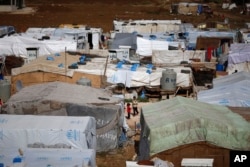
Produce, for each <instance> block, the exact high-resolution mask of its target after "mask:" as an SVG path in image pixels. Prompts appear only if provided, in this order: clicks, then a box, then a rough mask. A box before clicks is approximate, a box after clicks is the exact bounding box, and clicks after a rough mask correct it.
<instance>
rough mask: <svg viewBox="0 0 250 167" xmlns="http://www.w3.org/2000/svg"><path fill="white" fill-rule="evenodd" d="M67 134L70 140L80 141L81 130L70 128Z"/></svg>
mask: <svg viewBox="0 0 250 167" xmlns="http://www.w3.org/2000/svg"><path fill="white" fill-rule="evenodd" d="M66 136H67V138H68V139H69V140H75V141H80V131H77V130H68V131H67V134H66Z"/></svg>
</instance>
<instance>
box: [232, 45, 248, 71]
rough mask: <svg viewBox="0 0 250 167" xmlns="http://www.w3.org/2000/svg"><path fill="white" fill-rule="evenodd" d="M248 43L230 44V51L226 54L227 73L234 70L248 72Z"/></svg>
mask: <svg viewBox="0 0 250 167" xmlns="http://www.w3.org/2000/svg"><path fill="white" fill-rule="evenodd" d="M249 62H250V45H249V44H247V43H234V44H232V45H231V46H230V52H229V55H228V67H227V71H228V73H229V74H232V73H233V72H235V70H237V71H238V72H239V71H246V72H250V63H249Z"/></svg>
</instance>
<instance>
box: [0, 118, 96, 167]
mask: <svg viewBox="0 0 250 167" xmlns="http://www.w3.org/2000/svg"><path fill="white" fill-rule="evenodd" d="M0 121H1V123H0V141H1V142H0V157H1V158H0V165H1V166H12V165H13V166H15V165H17V163H19V164H21V163H22V164H24V163H25V164H28V166H32V165H33V166H38V165H34V164H39V163H40V166H41V164H44V163H47V165H48V164H49V163H52V164H54V165H56V164H57V166H58V165H59V164H63V163H64V165H65V166H71V165H73V164H81V163H82V161H83V158H85V159H86V160H85V161H86V162H88V163H90V166H91V167H95V154H96V152H95V150H96V121H95V119H94V118H93V117H67V116H35V115H25V116H24V115H6V114H3V115H1V118H0ZM41 157H43V158H41ZM63 157H64V158H65V157H68V158H67V159H63ZM23 160H24V161H25V162H22V161H23ZM14 164H15V165H14ZM66 164H67V165H66ZM70 164H71V165H70ZM25 166H26V165H25ZM43 166H46V165H43ZM59 166H63V165H59Z"/></svg>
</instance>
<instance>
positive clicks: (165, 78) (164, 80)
mask: <svg viewBox="0 0 250 167" xmlns="http://www.w3.org/2000/svg"><path fill="white" fill-rule="evenodd" d="M176 77H177V73H176V72H175V71H174V70H173V69H167V70H165V71H162V77H161V89H163V90H166V91H175V90H176Z"/></svg>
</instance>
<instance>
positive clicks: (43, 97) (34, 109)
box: [3, 82, 124, 152]
mask: <svg viewBox="0 0 250 167" xmlns="http://www.w3.org/2000/svg"><path fill="white" fill-rule="evenodd" d="M5 105H6V107H5V108H3V110H4V112H6V113H8V114H34V115H63V116H76V117H83V116H91V117H94V118H95V119H96V133H97V136H96V138H97V146H96V150H97V152H101V151H108V150H110V149H114V148H116V147H117V144H118V137H119V135H120V133H121V128H122V126H123V122H124V107H123V99H121V98H117V97H112V96H111V94H110V93H109V92H106V91H105V90H103V89H96V88H92V87H89V86H83V85H76V84H68V83H63V82H50V83H43V84H36V85H32V86H28V87H24V88H22V89H21V90H20V91H19V92H18V93H16V94H14V95H13V96H11V98H10V99H9V100H8V101H7V102H6V103H5Z"/></svg>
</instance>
